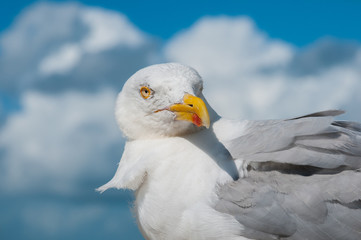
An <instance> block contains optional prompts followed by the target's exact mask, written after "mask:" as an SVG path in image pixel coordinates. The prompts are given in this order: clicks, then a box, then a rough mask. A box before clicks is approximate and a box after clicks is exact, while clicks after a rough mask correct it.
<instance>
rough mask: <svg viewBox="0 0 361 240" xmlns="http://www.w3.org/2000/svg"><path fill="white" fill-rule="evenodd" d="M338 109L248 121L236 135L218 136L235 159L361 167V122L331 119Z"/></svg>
mask: <svg viewBox="0 0 361 240" xmlns="http://www.w3.org/2000/svg"><path fill="white" fill-rule="evenodd" d="M340 113H342V112H341V111H337V110H330V111H325V112H321V113H314V114H310V115H306V116H303V117H298V118H294V119H288V120H266V121H248V122H245V123H244V124H243V125H242V127H243V131H242V132H241V133H240V134H239V136H232V137H228V138H223V139H222V138H221V139H220V140H221V142H222V143H223V144H224V145H225V147H226V148H227V149H228V151H229V152H230V153H231V154H232V156H233V157H234V158H235V159H243V160H246V161H248V162H270V161H272V162H278V163H289V164H296V165H310V166H314V167H320V168H336V167H339V166H348V167H351V168H354V169H356V168H360V167H361V124H358V123H353V122H342V121H337V122H334V121H333V116H334V115H337V114H340ZM327 114H329V115H327ZM221 129H222V126H219V129H216V132H217V131H221Z"/></svg>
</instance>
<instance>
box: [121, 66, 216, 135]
mask: <svg viewBox="0 0 361 240" xmlns="http://www.w3.org/2000/svg"><path fill="white" fill-rule="evenodd" d="M202 88H203V81H202V78H201V77H200V76H199V74H198V73H197V71H195V70H194V69H192V68H190V67H187V66H184V65H181V64H178V63H166V64H158V65H152V66H149V67H146V68H143V69H141V70H139V71H138V72H136V73H135V74H134V75H133V76H131V77H130V78H129V79H128V81H127V82H126V83H125V84H124V86H123V89H122V91H121V92H120V93H119V96H118V99H117V104H116V109H115V116H116V119H117V121H118V124H119V127H120V129H121V130H122V131H123V133H124V134H125V135H126V136H127V137H128V138H130V139H139V138H154V137H162V136H177V135H183V134H187V133H191V132H194V131H197V130H199V129H201V128H203V127H202V126H205V127H207V128H208V127H209V124H210V120H209V115H208V111H207V107H206V105H205V103H204V98H203V95H202ZM202 99H203V100H202Z"/></svg>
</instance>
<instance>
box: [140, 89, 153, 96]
mask: <svg viewBox="0 0 361 240" xmlns="http://www.w3.org/2000/svg"><path fill="white" fill-rule="evenodd" d="M151 93H152V90H150V88H148V87H141V88H140V95H142V97H143V98H144V99H147V98H149V97H150V94H151Z"/></svg>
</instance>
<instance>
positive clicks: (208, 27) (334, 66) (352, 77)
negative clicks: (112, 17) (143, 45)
mask: <svg viewBox="0 0 361 240" xmlns="http://www.w3.org/2000/svg"><path fill="white" fill-rule="evenodd" d="M345 46H346V47H345ZM332 48H336V49H332ZM338 48H339V49H338ZM354 48H355V46H352V48H349V47H347V44H344V45H342V44H332V41H331V42H330V41H327V42H326V43H325V44H322V43H321V44H318V45H315V47H314V48H312V49H311V50H310V51H309V52H307V55H305V56H302V55H301V56H302V61H294V59H300V58H299V57H298V56H300V54H303V52H302V51H300V50H298V51H297V50H296V48H295V47H292V46H291V45H289V44H287V43H285V42H282V41H279V40H274V39H270V38H269V37H267V36H266V35H265V34H264V33H262V32H260V30H258V29H257V28H256V27H255V25H254V24H253V22H252V21H251V20H250V19H249V18H246V17H236V18H231V17H215V18H209V17H207V18H203V19H201V20H200V21H199V22H197V23H195V24H194V25H193V26H192V27H191V28H190V29H188V30H186V31H183V32H181V33H180V34H178V35H176V36H175V37H174V38H173V39H171V41H170V42H169V43H168V44H167V46H166V47H165V55H166V57H167V58H168V59H169V60H171V61H179V62H182V63H185V64H187V65H190V66H193V67H194V68H196V69H197V70H199V72H200V74H201V75H202V76H203V77H204V80H205V95H206V97H207V98H208V100H209V102H210V104H211V105H212V106H214V108H215V110H216V111H217V112H219V113H220V114H221V115H222V116H226V117H229V118H238V119H239V118H253V119H255V118H256V119H263V118H282V117H294V116H297V115H301V114H306V113H309V112H313V111H320V110H325V109H329V108H345V109H346V110H347V109H351V106H353V105H355V104H360V102H359V103H355V102H354V101H355V98H354V97H353V96H357V95H358V91H359V90H356V89H361V83H360V81H359V79H360V78H361V71H360V69H361V68H360V67H357V65H359V63H357V61H358V60H357V59H358V58H354V59H353V55H354V54H353V53H352V50H353V49H354ZM332 50H333V51H335V52H336V53H337V54H334V55H336V56H338V55H340V54H343V52H342V51H343V50H344V51H345V53H346V54H343V55H342V59H340V60H339V62H337V61H338V59H337V57H336V58H335V57H334V56H328V55H327V53H329V52H330V51H332ZM359 51H360V50H359ZM309 57H312V59H317V61H318V62H317V64H318V65H314V66H312V67H313V69H312V72H311V71H309V70H310V67H309V66H308V65H309V62H308V60H307V58H309ZM331 57H333V59H331ZM322 61H323V62H322ZM296 63H302V64H304V65H307V66H306V68H302V67H303V66H299V65H298V66H295V65H294V64H296ZM292 64H293V65H292ZM325 66H327V68H325ZM359 66H360V65H359ZM290 67H293V68H295V67H297V69H298V70H299V69H301V70H302V69H305V71H306V70H307V72H305V74H302V72H301V74H299V73H300V72H298V75H294V74H292V72H290ZM317 67H319V68H320V71H316V70H317ZM321 70H322V71H321ZM353 116H354V117H355V118H356V119H358V120H361V116H360V115H358V113H357V114H355V115H353Z"/></svg>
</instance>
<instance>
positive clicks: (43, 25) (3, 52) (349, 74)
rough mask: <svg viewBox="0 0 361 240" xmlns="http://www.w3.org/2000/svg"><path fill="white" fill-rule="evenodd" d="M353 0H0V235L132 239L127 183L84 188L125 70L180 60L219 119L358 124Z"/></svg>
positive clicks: (96, 173) (99, 176) (102, 153)
mask: <svg viewBox="0 0 361 240" xmlns="http://www.w3.org/2000/svg"><path fill="white" fill-rule="evenodd" d="M360 12H361V1H302V2H301V1H297V2H295V1H292V2H291V1H273V2H272V3H271V2H270V1H222V4H220V3H218V1H217V2H216V1H197V2H194V1H181V2H179V1H157V2H149V1H144V2H142V1H126V2H125V1H115V0H114V1H82V2H80V3H79V2H68V1H67V2H64V1H55V2H33V1H10V2H7V3H6V4H4V3H3V4H2V7H1V8H0V192H1V195H0V203H1V204H0V212H1V213H2V214H0V239H99V238H100V237H103V238H104V239H142V237H141V235H140V232H139V231H138V229H137V227H136V224H135V220H134V218H133V216H132V212H131V210H130V208H131V201H132V194H131V192H129V191H116V190H111V191H107V192H105V193H103V194H102V195H100V194H99V193H96V192H95V191H94V189H95V188H96V187H99V186H100V185H102V184H104V183H106V182H107V181H108V180H109V179H110V178H111V177H112V176H113V174H114V172H115V170H116V167H117V163H118V162H119V159H120V157H121V154H122V150H123V145H124V141H125V139H124V138H123V137H122V134H121V133H120V131H119V130H118V127H117V125H116V122H115V120H114V116H113V115H114V113H113V110H114V102H115V99H116V96H117V93H118V92H119V91H120V89H121V87H122V85H123V84H124V82H125V81H126V80H127V79H128V78H129V77H130V76H131V75H132V74H133V73H134V72H135V71H137V70H138V69H140V68H142V67H145V66H148V65H151V64H155V63H160V62H169V61H175V62H181V63H184V64H187V65H189V66H192V67H194V68H195V69H196V70H197V71H199V73H200V74H201V76H202V77H203V79H204V86H205V88H204V93H205V96H206V98H207V100H208V102H209V103H210V104H211V105H212V106H213V107H214V108H215V110H216V111H217V112H218V113H219V114H220V115H222V116H224V117H227V118H233V119H265V118H290V117H296V116H299V115H303V114H307V113H310V112H315V111H321V110H326V109H344V110H346V111H347V113H346V114H345V115H343V116H341V117H340V118H341V119H349V120H353V121H361V112H360V110H359V109H360V107H359V106H360V105H361V95H360V94H359V93H360V91H361V81H360V79H361V45H360V43H361V31H360V27H359V23H360V22H361V15H360V14H359V13H360Z"/></svg>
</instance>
